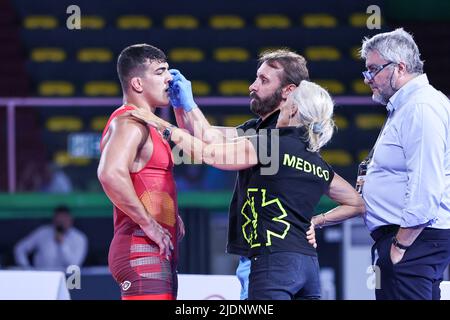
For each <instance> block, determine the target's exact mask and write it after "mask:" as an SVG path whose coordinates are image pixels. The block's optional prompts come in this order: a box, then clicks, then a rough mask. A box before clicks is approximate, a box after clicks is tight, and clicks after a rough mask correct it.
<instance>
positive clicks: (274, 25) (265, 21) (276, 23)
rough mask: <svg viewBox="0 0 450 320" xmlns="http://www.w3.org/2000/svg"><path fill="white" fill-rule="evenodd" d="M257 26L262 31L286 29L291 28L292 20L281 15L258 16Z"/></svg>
mask: <svg viewBox="0 0 450 320" xmlns="http://www.w3.org/2000/svg"><path fill="white" fill-rule="evenodd" d="M255 24H256V26H257V27H258V28H261V29H286V28H289V27H290V26H291V20H289V18H288V17H287V16H285V15H281V14H264V15H258V16H256V18H255Z"/></svg>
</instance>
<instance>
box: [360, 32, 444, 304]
mask: <svg viewBox="0 0 450 320" xmlns="http://www.w3.org/2000/svg"><path fill="white" fill-rule="evenodd" d="M361 57H362V58H363V59H365V62H366V68H367V71H364V72H363V76H364V82H365V83H366V84H367V85H369V86H370V88H371V89H372V92H373V95H372V99H373V100H374V101H376V102H379V103H381V104H383V105H386V108H387V110H388V118H387V120H386V123H385V125H384V127H383V129H382V130H381V133H380V135H379V137H378V139H377V142H376V143H375V146H374V147H373V149H372V151H371V152H370V153H369V156H368V158H367V159H365V161H364V162H363V165H362V166H361V168H363V169H364V170H361V172H360V174H359V176H362V179H361V180H362V182H361V183H360V185H359V189H361V192H362V196H363V198H364V201H365V204H366V210H367V212H366V215H365V222H366V225H367V227H368V228H369V230H370V232H371V236H372V238H373V239H374V241H375V244H374V247H373V249H372V253H373V254H372V256H373V257H374V252H375V251H376V252H377V253H378V258H377V261H376V265H377V266H378V268H379V269H378V270H379V271H380V272H378V273H377V274H378V276H381V279H380V280H381V282H380V283H381V287H380V288H377V289H376V292H375V293H376V298H377V299H380V300H382V299H415V300H419V299H420V300H422V299H424V300H425V299H427V300H431V299H433V300H435V299H440V289H439V285H440V283H441V281H442V279H443V272H444V270H445V268H446V267H447V266H448V264H449V263H450V103H449V100H448V98H447V97H446V96H445V95H444V94H442V93H441V92H440V91H438V90H436V89H435V88H434V87H433V86H431V85H430V84H429V82H428V78H427V76H426V74H424V73H423V61H421V60H420V53H419V49H418V47H417V45H416V43H415V42H414V40H413V38H412V36H411V35H410V34H409V33H407V32H405V31H404V30H403V29H397V30H394V31H392V32H387V33H381V34H378V35H376V36H374V37H372V38H370V39H369V38H366V39H364V41H363V45H362V48H361ZM364 173H366V174H365V175H364ZM373 260H374V259H373Z"/></svg>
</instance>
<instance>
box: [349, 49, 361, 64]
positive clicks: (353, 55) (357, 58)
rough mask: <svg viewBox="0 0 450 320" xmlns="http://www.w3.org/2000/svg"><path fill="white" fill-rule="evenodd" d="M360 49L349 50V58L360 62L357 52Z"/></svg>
mask: <svg viewBox="0 0 450 320" xmlns="http://www.w3.org/2000/svg"><path fill="white" fill-rule="evenodd" d="M360 49H361V46H353V47H351V48H350V57H352V58H353V59H355V60H358V61H361V56H360V55H359V50H360Z"/></svg>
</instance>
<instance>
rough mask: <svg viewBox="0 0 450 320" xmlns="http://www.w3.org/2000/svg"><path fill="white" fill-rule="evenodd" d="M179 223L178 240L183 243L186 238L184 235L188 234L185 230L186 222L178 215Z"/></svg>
mask: <svg viewBox="0 0 450 320" xmlns="http://www.w3.org/2000/svg"><path fill="white" fill-rule="evenodd" d="M177 221H178V224H177V226H178V228H177V238H178V241H181V239H183V238H184V234H185V233H186V231H185V229H184V222H183V219H181V216H180V215H177Z"/></svg>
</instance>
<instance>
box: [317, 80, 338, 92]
mask: <svg viewBox="0 0 450 320" xmlns="http://www.w3.org/2000/svg"><path fill="white" fill-rule="evenodd" d="M314 82H316V83H317V84H318V85H320V86H322V87H324V88H325V89H327V90H328V92H330V93H331V94H343V93H344V92H345V86H344V84H343V83H342V82H340V81H339V80H334V79H314Z"/></svg>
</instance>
